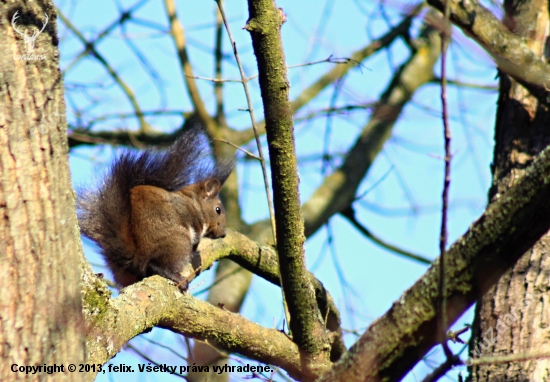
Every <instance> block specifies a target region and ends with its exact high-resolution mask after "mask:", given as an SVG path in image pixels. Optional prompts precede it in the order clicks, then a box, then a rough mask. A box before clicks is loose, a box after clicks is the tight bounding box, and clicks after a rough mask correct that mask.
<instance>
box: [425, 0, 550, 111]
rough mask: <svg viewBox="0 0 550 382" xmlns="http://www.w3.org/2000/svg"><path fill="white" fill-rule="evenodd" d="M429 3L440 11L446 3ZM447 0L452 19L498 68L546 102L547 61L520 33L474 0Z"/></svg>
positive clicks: (549, 86)
mask: <svg viewBox="0 0 550 382" xmlns="http://www.w3.org/2000/svg"><path fill="white" fill-rule="evenodd" d="M428 3H429V4H430V5H432V6H433V7H435V8H437V9H439V10H440V11H442V10H443V9H444V6H445V5H444V1H443V0H428ZM448 3H449V6H450V11H451V21H452V22H453V23H455V24H456V25H458V26H459V27H460V28H461V29H462V30H463V31H464V32H465V33H466V34H467V35H468V36H470V37H472V38H473V39H474V40H476V41H477V42H478V43H479V44H480V45H481V46H482V47H483V48H484V49H485V50H486V51H487V53H489V54H490V55H491V56H492V57H493V58H494V60H495V61H496V63H497V65H498V67H499V68H500V69H502V70H503V71H504V72H506V73H508V74H510V75H511V76H512V77H514V78H515V79H516V80H518V81H519V82H520V83H522V84H524V85H526V87H528V88H529V89H530V90H531V91H532V92H533V94H534V95H536V96H538V97H539V99H541V101H542V102H544V103H548V102H549V101H548V100H547V99H546V97H540V96H541V95H542V94H546V93H547V92H548V89H550V65H548V64H547V63H546V62H545V61H544V60H543V59H541V58H540V57H538V56H537V55H535V54H534V53H533V51H532V50H531V49H529V46H528V45H527V44H525V41H524V40H523V38H522V37H520V36H517V35H516V34H514V33H513V32H511V31H510V30H509V29H508V28H507V27H506V26H505V25H504V24H503V23H502V22H501V21H499V20H498V19H497V18H496V17H495V16H493V14H492V13H491V12H490V11H489V10H487V9H486V8H485V7H483V6H482V5H481V4H479V3H478V2H477V1H475V0H468V1H462V0H448ZM529 85H532V86H529Z"/></svg>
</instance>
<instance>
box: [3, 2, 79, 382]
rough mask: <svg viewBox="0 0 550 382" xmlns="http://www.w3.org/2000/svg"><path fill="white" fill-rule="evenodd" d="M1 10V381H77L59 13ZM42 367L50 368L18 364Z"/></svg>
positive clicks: (45, 6)
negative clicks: (72, 369)
mask: <svg viewBox="0 0 550 382" xmlns="http://www.w3.org/2000/svg"><path fill="white" fill-rule="evenodd" d="M16 12H17V14H16ZM0 14H1V15H2V17H1V18H0V23H1V24H2V25H1V28H0V142H1V143H0V174H1V178H0V296H1V297H0V380H2V381H8V380H16V379H29V380H30V379H32V380H42V379H46V378H47V377H50V374H48V372H52V371H55V374H52V375H51V376H52V377H55V378H56V379H61V380H73V379H74V380H82V377H83V375H82V374H81V373H78V370H77V372H75V373H72V372H70V371H69V370H68V366H69V364H74V365H76V366H77V367H78V366H79V364H82V363H84V360H85V353H84V346H85V345H84V338H85V328H84V321H83V317H82V311H81V293H80V268H79V263H78V259H79V256H81V255H80V253H81V248H80V240H79V236H78V228H77V223H76V216H75V209H74V194H73V191H72V186H71V181H70V173H69V166H68V160H67V152H68V147H67V133H66V122H65V104H64V99H63V83H62V79H61V73H60V71H59V51H58V49H57V45H58V40H57V26H56V13H55V9H54V7H53V4H52V2H51V1H43V2H42V1H41V2H30V1H12V2H8V3H6V2H3V3H0ZM45 15H47V17H48V20H46V16H45ZM12 20H13V21H12ZM46 22H47V24H46V25H45V27H44V29H43V31H42V32H41V33H39V34H38V35H36V32H38V31H40V30H41V29H42V27H43V26H44V23H46ZM10 24H12V25H10ZM13 25H15V27H14V26H13ZM15 28H17V29H15ZM33 33H34V34H35V35H36V37H37V38H36V40H35V41H34V46H32V44H31V41H30V40H28V37H30V36H32V35H33ZM24 35H25V36H26V37H27V42H25V40H24V38H23V36H24ZM44 365H46V366H54V365H56V366H57V368H56V369H49V370H48V369H46V370H40V371H39V370H38V369H34V373H32V372H31V373H30V374H26V373H25V371H24V370H25V367H30V366H42V367H43V366H44ZM14 370H16V371H14ZM22 370H23V371H22Z"/></svg>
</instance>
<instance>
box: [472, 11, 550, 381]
mask: <svg viewBox="0 0 550 382" xmlns="http://www.w3.org/2000/svg"><path fill="white" fill-rule="evenodd" d="M548 5H549V4H548V1H547V0H530V1H526V2H521V3H520V2H515V1H506V2H505V9H506V16H505V25H506V26H508V28H510V29H511V31H512V32H513V33H515V34H517V35H519V36H520V37H522V38H523V39H524V41H525V45H526V46H527V47H528V48H529V49H530V50H531V51H532V52H533V53H534V54H535V55H536V56H539V57H541V56H542V55H543V51H544V45H545V41H546V38H547V37H548V36H547V33H548V32H547V30H548V29H547V28H548ZM549 126H550V112H549V110H548V107H547V106H545V105H541V104H540V102H539V101H538V100H537V98H535V97H534V96H533V95H531V94H530V93H529V91H528V90H526V89H525V88H524V87H523V86H522V85H520V84H519V83H518V82H516V81H515V80H514V79H512V78H511V77H510V76H508V75H507V74H505V73H502V72H501V77H500V95H499V100H498V111H497V121H496V132H495V152H494V161H493V162H494V167H493V185H492V188H491V191H490V195H489V197H490V199H491V200H494V199H496V198H498V196H499V195H501V194H502V193H504V192H505V191H506V190H507V189H508V188H509V187H510V186H511V185H512V184H513V183H514V181H515V180H516V179H517V178H518V177H520V176H521V175H522V174H523V173H524V172H525V168H526V166H528V165H529V164H530V163H531V162H532V161H533V159H534V158H535V157H536V156H537V155H538V154H539V153H540V152H541V150H542V149H543V148H544V147H545V146H547V145H548V144H549V143H550V130H549V129H548V127H549ZM549 248H550V236H549V235H548V234H546V235H545V236H543V237H542V238H541V240H540V241H538V242H537V243H536V244H535V245H534V246H533V247H532V248H531V249H530V250H528V251H527V252H526V253H525V255H524V256H523V257H522V258H521V259H520V260H519V261H518V262H517V263H516V264H515V266H514V267H513V268H512V270H511V271H510V272H507V273H506V274H505V275H504V276H503V277H502V278H501V279H500V280H499V282H498V283H497V284H496V285H495V286H494V287H493V288H491V290H490V291H489V292H488V293H487V294H486V295H485V296H483V298H482V299H481V301H480V302H479V303H478V305H477V308H476V314H475V320H474V325H473V338H472V341H471V344H470V346H471V348H470V350H471V351H472V353H471V354H472V355H474V358H480V357H484V356H501V355H508V354H526V355H528V354H534V353H541V352H545V351H546V352H548V351H550V307H549V304H550V295H549V293H548V291H549V290H550V253H549ZM514 313H515V314H514ZM471 373H472V375H471V376H470V379H471V380H473V381H503V380H507V381H546V380H550V360H549V359H541V360H537V359H533V360H529V361H524V362H510V363H495V364H487V365H481V366H477V367H473V368H472V369H471Z"/></svg>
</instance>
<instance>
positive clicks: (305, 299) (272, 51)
mask: <svg viewBox="0 0 550 382" xmlns="http://www.w3.org/2000/svg"><path fill="white" fill-rule="evenodd" d="M248 11H249V14H250V18H249V19H248V21H247V24H246V26H245V27H244V29H246V30H247V31H249V32H250V36H251V38H252V47H253V48H254V54H255V56H256V60H257V62H258V79H259V83H260V90H261V94H262V101H263V106H264V114H265V122H266V133H267V144H268V146H269V158H270V160H271V182H272V184H273V204H274V209H275V218H276V221H277V225H276V236H277V252H278V255H279V268H280V275H281V282H282V289H283V293H284V296H285V302H286V305H287V307H288V312H289V314H290V322H289V327H290V330H291V333H292V337H293V340H294V342H295V343H296V344H297V345H298V347H299V348H300V350H301V351H302V352H303V356H304V365H305V367H307V368H308V369H311V371H312V373H314V374H317V373H318V371H319V370H320V369H319V368H322V367H326V364H327V361H328V359H329V353H330V345H329V343H328V336H327V333H326V330H325V327H324V325H323V322H322V317H321V315H320V311H319V309H318V307H317V304H316V301H315V291H314V289H313V286H312V285H311V283H310V280H309V272H308V271H307V268H306V264H305V252H304V242H305V236H304V222H303V219H302V213H301V210H300V193H299V190H298V183H299V177H298V165H297V161H296V145H295V142H294V125H293V120H292V108H291V106H290V102H289V98H288V95H289V91H290V83H289V81H288V78H287V69H286V62H285V57H284V52H283V45H282V39H281V33H280V29H281V26H282V25H283V23H284V22H285V18H286V16H285V15H284V12H283V11H282V9H280V8H277V6H276V4H275V1H273V0H261V1H252V0H249V1H248Z"/></svg>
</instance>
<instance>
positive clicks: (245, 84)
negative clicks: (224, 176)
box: [216, 0, 277, 243]
mask: <svg viewBox="0 0 550 382" xmlns="http://www.w3.org/2000/svg"><path fill="white" fill-rule="evenodd" d="M216 4H218V9H219V10H220V13H221V15H222V18H223V23H224V25H225V29H226V30H227V35H228V36H229V40H230V41H231V47H232V48H233V53H234V55H235V60H236V61H237V65H238V66H239V71H240V73H241V80H242V83H243V88H244V93H245V95H246V102H247V104H248V112H249V114H250V120H251V122H252V128H253V129H254V136H255V137H256V145H257V146H258V154H259V157H260V164H261V166H262V173H263V177H264V184H265V194H266V196H267V204H268V206H269V217H270V220H271V231H272V233H273V243H276V242H277V239H276V235H275V211H274V210H273V200H272V198H271V191H270V186H269V179H268V177H267V169H266V166H265V160H264V154H263V151H262V144H261V142H260V137H259V136H258V129H257V127H256V118H255V117H254V108H253V106H252V98H251V97H250V92H249V91H248V79H247V78H246V74H245V73H244V69H243V66H242V64H241V59H240V57H239V52H238V51H237V44H236V43H235V40H234V39H233V35H232V34H231V29H230V28H229V23H228V22H227V18H226V17H225V11H224V9H223V5H222V4H221V1H220V0H216Z"/></svg>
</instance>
